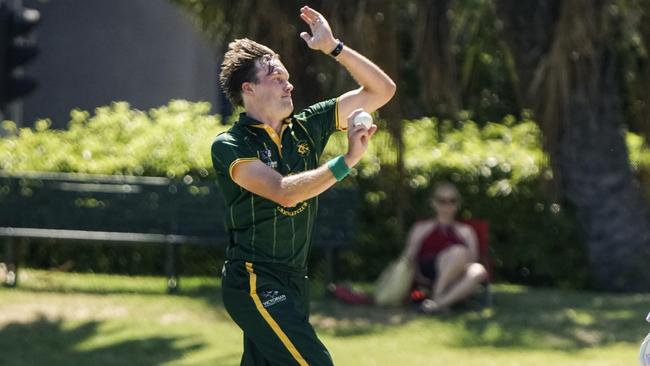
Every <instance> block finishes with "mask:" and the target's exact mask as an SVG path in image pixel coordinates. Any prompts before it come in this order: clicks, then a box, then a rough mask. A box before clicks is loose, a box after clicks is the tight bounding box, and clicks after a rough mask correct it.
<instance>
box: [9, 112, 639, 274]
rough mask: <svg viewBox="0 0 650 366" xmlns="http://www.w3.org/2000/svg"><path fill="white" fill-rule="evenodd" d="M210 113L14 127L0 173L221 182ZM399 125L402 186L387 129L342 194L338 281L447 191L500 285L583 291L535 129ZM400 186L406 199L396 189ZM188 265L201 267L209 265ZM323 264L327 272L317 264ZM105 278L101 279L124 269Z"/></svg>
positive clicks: (635, 160)
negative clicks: (485, 249) (357, 201)
mask: <svg viewBox="0 0 650 366" xmlns="http://www.w3.org/2000/svg"><path fill="white" fill-rule="evenodd" d="M209 110H210V106H209V104H207V103H190V102H186V101H179V100H176V101H171V102H170V103H169V104H168V105H167V106H163V107H160V108H157V109H152V110H150V111H148V112H143V111H138V110H134V109H131V108H130V107H129V105H128V104H127V103H114V104H112V105H111V106H107V107H102V108H98V109H97V110H96V111H95V113H93V114H91V113H89V112H87V111H80V110H75V111H73V112H72V113H71V122H70V125H69V128H68V129H67V130H51V129H49V122H48V121H47V120H42V121H38V122H37V123H36V128H34V129H20V130H17V129H16V128H15V125H14V124H13V123H12V122H8V121H5V122H4V123H3V124H2V128H3V131H2V132H3V134H4V136H5V137H4V138H2V139H0V169H1V170H4V171H11V172H26V171H54V172H83V173H92V174H125V175H150V176H167V177H171V178H174V177H178V178H181V177H184V176H186V175H190V176H193V177H195V178H197V179H214V171H213V170H212V164H211V161H210V145H211V143H212V140H213V139H214V137H215V135H216V134H218V133H219V132H221V131H224V130H226V129H227V128H228V125H229V123H232V121H229V122H228V123H226V124H222V123H221V119H220V118H219V117H218V116H213V115H210V114H209ZM381 123H385V122H384V121H380V124H381ZM401 123H403V127H404V129H403V141H404V151H403V154H404V155H403V157H404V161H405V166H404V172H403V174H402V178H400V174H399V172H398V168H397V160H398V153H397V149H396V146H397V144H396V142H395V141H394V140H393V139H392V137H391V136H390V135H389V134H388V133H387V132H386V129H385V128H384V129H382V130H380V131H379V132H378V133H377V134H376V136H375V137H374V138H373V142H372V145H371V148H370V150H369V152H368V154H367V155H366V156H365V157H364V159H363V160H362V163H361V164H360V165H359V166H358V168H357V169H355V170H354V172H353V174H352V178H351V179H347V180H346V182H345V183H344V184H355V185H357V186H358V187H359V190H360V194H361V195H362V197H363V206H362V209H361V213H360V222H359V235H358V238H357V243H358V246H357V248H356V249H355V250H353V251H348V252H345V253H343V254H342V257H343V261H342V264H343V265H342V268H340V269H339V273H341V274H343V276H347V277H350V278H353V279H365V280H370V279H373V278H375V276H376V275H377V274H378V273H379V272H380V271H381V270H382V268H383V267H384V266H385V265H386V263H387V262H388V261H389V260H390V259H392V258H394V257H395V256H396V255H397V254H398V253H400V252H401V250H402V248H403V236H404V234H405V233H404V232H403V230H401V229H402V225H401V224H400V218H399V217H398V216H397V211H396V208H397V207H400V205H402V206H401V207H403V208H404V215H403V220H404V221H403V224H404V225H405V226H409V225H410V224H411V223H413V222H414V221H415V220H417V219H421V218H424V217H427V216H428V215H430V214H431V212H430V208H429V207H427V206H428V205H427V199H426V197H427V194H428V192H429V190H430V188H431V186H432V185H433V184H434V183H435V182H436V181H439V180H449V181H452V182H454V183H456V184H457V185H458V187H459V189H460V191H461V193H462V195H463V197H464V202H463V210H462V213H461V214H462V216H463V217H466V218H470V217H473V218H481V219H485V220H487V221H488V222H489V224H490V244H491V256H492V259H493V265H494V274H495V277H496V278H497V279H505V280H509V281H513V282H519V283H528V284H547V285H567V286H582V285H583V284H584V283H585V281H586V280H587V276H586V273H587V272H586V257H585V251H584V248H583V246H582V243H581V240H580V235H579V233H578V231H577V229H576V227H575V225H574V219H573V215H572V212H571V208H570V207H566V206H565V205H563V204H562V202H553V201H552V200H551V199H550V197H552V195H551V194H550V193H549V192H550V189H549V188H548V187H549V186H550V179H551V178H552V174H551V171H550V169H549V167H548V162H547V157H546V156H545V155H544V154H543V152H542V151H541V149H540V132H539V130H538V128H537V126H536V124H535V123H534V122H533V121H531V120H529V119H524V120H515V119H514V118H513V117H510V116H508V117H506V118H504V119H503V120H502V121H499V122H498V123H488V124H486V125H485V126H484V127H479V126H478V125H477V124H475V123H473V122H472V121H460V122H450V121H442V122H440V121H438V120H437V119H435V118H425V119H420V120H413V121H402V122H401ZM628 146H629V147H630V157H631V160H632V166H633V168H634V169H636V170H637V171H647V170H648V169H645V168H647V167H648V166H650V152H649V151H648V149H647V147H646V145H645V143H644V141H643V139H642V138H640V137H639V136H637V135H633V134H628ZM345 147H346V136H345V134H342V133H340V134H336V135H334V136H333V137H332V138H331V140H330V144H329V145H328V149H327V151H326V153H325V155H324V157H323V159H327V158H329V157H330V156H333V155H335V154H339V153H341V152H343V151H345ZM400 179H402V181H401V184H402V186H403V187H404V189H403V190H402V191H401V193H400V190H399V189H398V188H397V187H399V186H400ZM400 194H401V196H400ZM120 253H121V252H120ZM120 255H127V254H125V253H122V254H120ZM139 255H140V254H139ZM146 255H149V254H146ZM190 257H191V258H193V260H195V261H201V258H202V256H201V255H197V256H192V255H190ZM118 262H119V261H118ZM122 262H123V261H122ZM39 263H40V262H39ZM314 264H315V265H318V264H319V263H318V262H317V260H315V262H314ZM95 266H96V267H95V268H98V270H103V269H106V270H115V269H116V268H117V270H122V269H124V268H125V267H124V266H117V267H116V266H111V265H110V264H108V265H101V264H95ZM90 267H92V266H90ZM207 267H211V265H206V264H205V263H194V264H192V268H199V270H200V269H201V268H207ZM154 270H155V269H154Z"/></svg>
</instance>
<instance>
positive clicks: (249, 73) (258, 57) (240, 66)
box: [219, 38, 279, 106]
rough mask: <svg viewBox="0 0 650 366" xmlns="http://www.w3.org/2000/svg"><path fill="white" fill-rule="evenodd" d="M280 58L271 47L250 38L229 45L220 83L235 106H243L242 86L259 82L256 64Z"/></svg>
mask: <svg viewBox="0 0 650 366" xmlns="http://www.w3.org/2000/svg"><path fill="white" fill-rule="evenodd" d="M278 58H279V56H278V54H276V53H275V52H274V51H273V50H272V49H270V48H269V47H266V46H264V45H263V44H259V43H257V42H255V41H251V40H250V39H248V38H242V39H236V40H234V41H232V42H230V44H229V45H228V52H226V54H225V55H224V57H223V62H222V63H221V74H220V75H219V81H220V83H221V88H222V89H223V91H224V93H226V96H227V97H228V99H229V100H230V102H231V103H232V104H233V105H235V106H238V105H243V100H242V96H241V86H242V84H243V83H245V82H253V83H257V82H259V80H258V78H257V65H256V62H258V61H260V62H262V63H263V64H269V63H270V61H271V60H273V59H278Z"/></svg>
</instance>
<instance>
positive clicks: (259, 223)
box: [212, 99, 340, 269]
mask: <svg viewBox="0 0 650 366" xmlns="http://www.w3.org/2000/svg"><path fill="white" fill-rule="evenodd" d="M337 107H338V103H337V100H336V99H330V100H327V101H324V102H321V103H317V104H314V105H312V106H310V107H308V108H307V109H305V110H303V111H302V112H300V113H298V114H296V115H293V116H292V117H289V118H287V119H285V120H284V121H283V124H282V129H281V132H280V134H279V135H278V134H277V133H276V132H275V131H274V130H273V129H272V128H271V127H270V126H268V125H265V124H263V123H261V122H259V121H256V120H254V119H252V118H250V117H248V116H247V115H246V114H245V113H242V114H241V115H240V116H239V121H238V122H237V123H236V124H235V125H234V126H233V127H232V128H230V130H228V131H226V132H224V133H222V134H220V135H218V136H217V138H216V140H215V141H214V143H213V144H212V163H213V165H214V169H215V171H216V173H217V183H218V184H219V187H220V188H221V192H222V194H223V196H224V201H225V203H226V207H225V210H226V212H225V218H226V220H225V221H226V223H225V224H226V228H227V230H228V233H229V235H230V243H229V245H228V247H227V248H226V259H228V260H244V261H251V262H267V263H278V264H283V265H286V266H289V267H292V268H296V269H304V268H305V267H306V264H307V257H308V254H309V250H310V247H311V237H312V232H313V229H314V222H315V220H316V213H317V211H318V197H314V198H311V199H308V200H306V201H303V202H300V203H298V204H297V205H296V206H294V207H283V206H281V205H279V204H277V203H276V202H274V201H271V200H269V199H266V198H264V197H261V196H258V195H256V194H254V193H252V192H250V191H247V190H246V189H244V188H242V187H241V186H239V185H238V184H237V183H235V182H234V181H233V179H232V169H233V167H234V166H235V165H236V164H239V163H241V162H245V161H252V160H260V161H261V162H263V163H264V164H266V165H268V166H269V167H271V168H273V169H275V170H276V171H277V172H278V173H280V174H281V175H282V176H287V175H291V174H297V173H300V172H304V171H307V170H311V169H315V168H316V167H318V166H319V160H320V156H321V154H322V153H323V150H324V149H325V145H326V144H327V141H328V139H329V137H330V135H331V134H332V133H333V132H334V131H336V130H337V129H340V128H339V121H338V117H337V116H338V113H337Z"/></svg>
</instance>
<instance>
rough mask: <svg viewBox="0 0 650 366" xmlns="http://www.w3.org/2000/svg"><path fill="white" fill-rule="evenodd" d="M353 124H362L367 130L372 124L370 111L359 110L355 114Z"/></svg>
mask: <svg viewBox="0 0 650 366" xmlns="http://www.w3.org/2000/svg"><path fill="white" fill-rule="evenodd" d="M353 124H354V126H356V125H358V124H362V125H363V126H364V127H365V128H366V130H367V129H369V128H370V126H372V116H371V115H370V113H368V112H363V111H362V112H359V113H357V115H356V116H354V121H353Z"/></svg>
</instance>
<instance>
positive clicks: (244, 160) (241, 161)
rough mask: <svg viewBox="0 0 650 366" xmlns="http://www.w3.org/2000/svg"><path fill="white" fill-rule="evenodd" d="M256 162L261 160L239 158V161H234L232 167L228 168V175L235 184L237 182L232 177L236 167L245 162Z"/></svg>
mask: <svg viewBox="0 0 650 366" xmlns="http://www.w3.org/2000/svg"><path fill="white" fill-rule="evenodd" d="M255 160H260V159H258V158H239V159H235V160H233V162H232V163H230V167H229V168H228V174H229V175H230V179H232V180H233V182H234V181H235V180H234V179H233V177H232V170H233V168H234V167H235V165H237V164H239V163H244V162H247V161H249V162H250V161H255Z"/></svg>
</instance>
